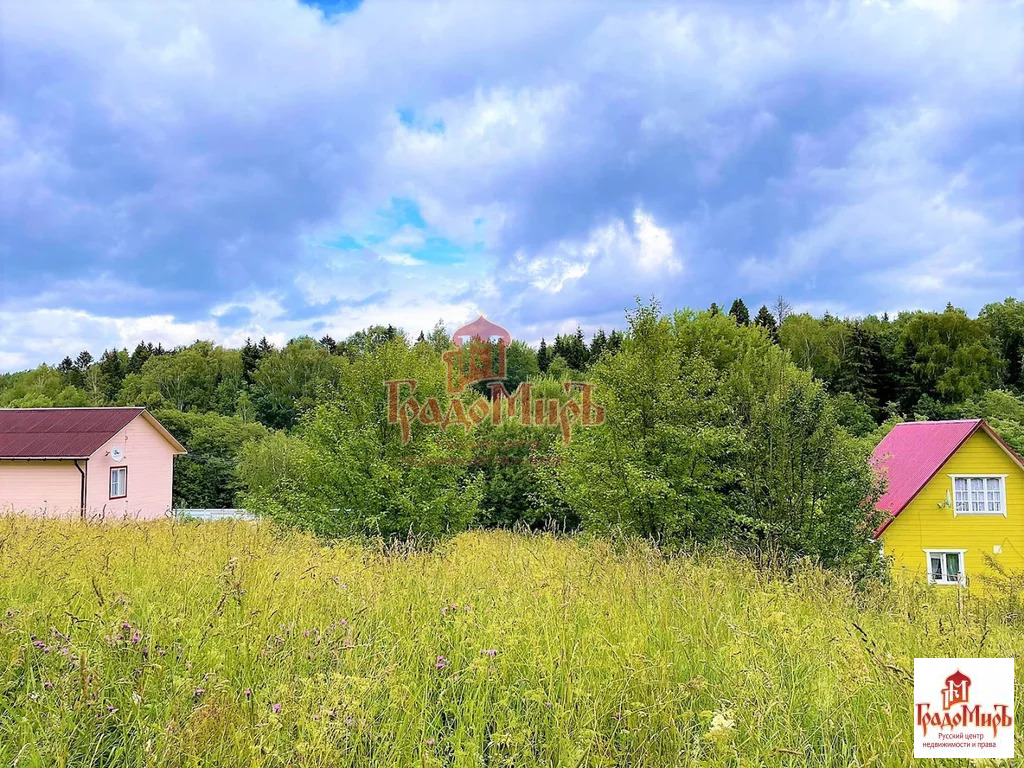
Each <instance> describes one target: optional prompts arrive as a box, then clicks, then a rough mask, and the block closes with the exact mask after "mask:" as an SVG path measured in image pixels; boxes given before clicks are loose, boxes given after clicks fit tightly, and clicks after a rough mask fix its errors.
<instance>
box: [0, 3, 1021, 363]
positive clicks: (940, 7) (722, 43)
mask: <svg viewBox="0 0 1024 768" xmlns="http://www.w3.org/2000/svg"><path fill="white" fill-rule="evenodd" d="M1022 54H1024V7H1022V3H1021V2H1000V3H993V4H986V3H982V2H964V3H958V2H956V0H908V1H907V2H898V1H897V0H891V1H887V0H872V1H868V0H863V1H861V2H838V1H837V2H798V3H784V2H771V3H769V2H751V1H747V2H733V3H726V2H708V3H678V2H677V3H661V2H644V1H643V0H632V1H631V2H625V1H624V0H619V1H617V2H583V1H582V0H567V1H565V2H559V1H558V0H554V1H551V0H546V1H545V2H539V1H538V2H532V1H529V0H528V1H527V2H523V0H511V1H510V2H481V1H480V0H471V1H469V2H441V1H437V2H435V1H433V0H429V1H420V0H417V1H416V2H398V1H391V0H365V2H362V3H360V2H358V0H330V1H329V2H327V1H325V2H322V3H319V4H316V3H311V2H302V3H300V2H298V0H218V1H217V2H209V0H175V2H166V0H154V1H152V2H150V1H148V0H125V1H124V2H114V1H110V0H108V1H107V2H99V1H98V0H61V1H60V2H56V1H53V2H43V1H40V0H11V2H7V3H4V4H3V7H2V8H0V371H10V370H17V369H22V368H28V367H33V366H35V365H38V364H39V363H41V362H48V363H55V362H58V361H59V360H60V359H61V358H63V357H64V356H65V355H71V356H72V357H74V355H75V354H77V352H78V351H79V350H82V349H88V350H90V351H91V352H92V353H93V354H94V355H96V356H98V355H99V353H100V352H102V351H103V349H105V348H108V347H115V346H116V347H128V348H129V349H131V348H133V347H134V346H135V344H136V343H137V342H138V341H140V340H141V339H145V340H147V341H152V342H160V343H163V344H164V345H165V346H175V345H179V344H188V343H190V342H192V341H194V340H196V339H197V338H203V339H212V340H214V341H217V342H219V343H223V344H228V345H232V346H237V345H240V344H241V343H243V342H244V340H245V339H246V337H250V336H251V337H253V338H254V339H256V338H259V337H262V336H264V335H266V336H267V338H269V339H270V340H271V341H273V342H275V343H278V344H280V343H282V342H284V341H286V340H287V339H289V338H292V337H294V336H299V335H302V334H308V335H312V336H314V337H315V338H318V337H320V336H321V335H323V334H330V335H332V336H333V337H335V338H337V339H340V338H344V337H345V336H347V335H348V334H350V333H352V332H354V331H356V330H359V329H361V328H364V327H367V326H369V325H372V324H375V323H382V324H389V323H390V324H393V325H395V326H398V327H401V328H403V329H404V330H405V331H406V332H407V333H409V334H410V335H412V336H415V335H416V334H418V333H419V331H420V330H425V331H429V330H430V328H432V327H433V326H434V324H435V323H436V322H437V321H438V320H443V321H444V322H445V323H446V324H447V327H448V329H449V330H452V329H454V328H455V327H456V326H458V325H461V324H462V323H464V322H467V321H469V320H471V319H473V318H474V317H476V316H477V315H478V314H480V313H483V314H485V315H486V316H487V317H488V318H490V319H491V320H493V321H495V322H498V323H500V324H501V325H503V326H505V327H507V328H508V329H509V330H510V331H511V332H512V335H513V337H515V338H520V339H524V340H526V341H529V342H532V343H536V342H537V341H539V339H540V338H541V337H546V338H547V339H548V340H549V341H550V340H551V338H552V337H553V336H554V335H555V334H556V333H559V332H570V331H572V330H574V329H575V328H576V326H577V325H580V326H582V327H583V328H584V330H585V331H587V332H592V331H594V330H596V329H597V328H598V327H604V328H605V329H611V328H613V327H622V326H623V324H624V323H623V317H624V311H625V310H626V309H628V308H629V307H631V306H635V303H636V299H637V297H640V298H641V299H643V300H645V301H648V300H650V299H652V298H653V299H657V300H658V301H659V302H660V303H661V305H662V307H663V308H665V309H675V308H681V307H696V308H703V307H707V306H708V305H709V304H710V303H711V302H712V301H715V302H718V303H719V304H724V305H726V306H728V305H729V304H730V303H731V302H732V300H733V299H734V298H735V297H737V296H740V297H743V299H744V300H745V301H746V303H747V305H748V306H749V307H750V309H751V312H755V311H756V309H757V307H759V306H760V305H761V304H762V303H768V304H769V305H770V304H771V303H772V302H773V301H774V300H775V299H776V297H778V296H780V295H781V296H784V297H785V298H786V299H787V300H788V301H789V302H790V303H791V304H792V305H793V306H794V307H795V308H796V309H797V310H799V311H807V312H812V313H815V314H820V313H822V312H824V311H825V310H829V311H831V312H832V313H833V314H837V315H850V316H860V315H865V314H870V313H881V312H890V313H896V312H899V311H901V310H909V309H918V308H920V309H929V310H941V309H942V308H943V307H945V305H946V303H947V302H950V301H951V302H953V303H954V304H956V305H957V306H961V307H963V308H965V309H966V310H967V311H968V312H971V313H976V312H977V311H978V310H979V309H980V308H981V307H982V306H983V305H984V304H986V303H988V302H991V301H1001V300H1002V299H1004V298H1006V297H1008V296H1017V297H1024V252H1022V234H1024V230H1022V222H1024V204H1022V200H1024V198H1022V191H1021V168H1022V167H1024V138H1022V115H1024V109H1022V107H1024V81H1022V80H1024V78H1022V75H1024V67H1022V61H1024V55H1022Z"/></svg>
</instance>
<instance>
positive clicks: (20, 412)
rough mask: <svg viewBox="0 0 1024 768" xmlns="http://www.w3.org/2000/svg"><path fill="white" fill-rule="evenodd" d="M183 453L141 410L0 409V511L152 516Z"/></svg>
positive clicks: (165, 505)
mask: <svg viewBox="0 0 1024 768" xmlns="http://www.w3.org/2000/svg"><path fill="white" fill-rule="evenodd" d="M182 453H185V448H184V447H183V446H182V445H181V443H179V442H178V441H177V440H175V439H174V437H173V436H172V435H171V433H170V432H168V431H167V430H166V429H164V427H163V425H162V424H160V422H159V421H157V420H156V419H155V418H153V416H152V415H151V414H150V413H149V412H148V411H147V410H146V409H145V408H0V512H27V513H29V514H35V515H47V516H60V517H68V516H75V517H79V516H81V517H90V518H91V517H104V518H111V517H113V518H125V517H129V518H138V519H140V520H153V519H155V518H159V517H162V516H163V515H164V514H166V513H167V511H168V510H169V509H170V508H171V481H172V477H173V471H174V457H175V456H176V455H178V454H182Z"/></svg>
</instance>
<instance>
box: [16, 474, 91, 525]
mask: <svg viewBox="0 0 1024 768" xmlns="http://www.w3.org/2000/svg"><path fill="white" fill-rule="evenodd" d="M84 464H85V462H79V465H80V466H81V465H84ZM81 509H82V476H81V475H80V474H79V473H78V470H77V469H75V465H74V462H71V461H7V460H4V461H0V512H2V513H10V512H27V513H28V514H31V515H45V516H47V517H63V516H67V515H74V516H76V517H77V516H78V515H79V514H80V513H81Z"/></svg>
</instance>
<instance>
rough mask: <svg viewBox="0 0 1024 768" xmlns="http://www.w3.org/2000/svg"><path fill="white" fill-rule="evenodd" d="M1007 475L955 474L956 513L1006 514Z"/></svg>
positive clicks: (954, 511)
mask: <svg viewBox="0 0 1024 768" xmlns="http://www.w3.org/2000/svg"><path fill="white" fill-rule="evenodd" d="M1005 479H1006V475H990V476H985V475H954V476H953V514H954V515H1004V516H1005V515H1006V494H1005V493H1004V491H1003V489H1004V483H1005Z"/></svg>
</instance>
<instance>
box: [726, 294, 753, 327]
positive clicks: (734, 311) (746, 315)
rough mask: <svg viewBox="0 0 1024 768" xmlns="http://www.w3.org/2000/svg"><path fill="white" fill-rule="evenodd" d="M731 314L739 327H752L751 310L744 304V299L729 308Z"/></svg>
mask: <svg viewBox="0 0 1024 768" xmlns="http://www.w3.org/2000/svg"><path fill="white" fill-rule="evenodd" d="M729 314H730V315H732V316H733V319H735V320H736V324H737V325H750V310H749V309H747V305H746V304H744V303H743V299H736V301H734V302H733V303H732V306H731V307H729Z"/></svg>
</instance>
